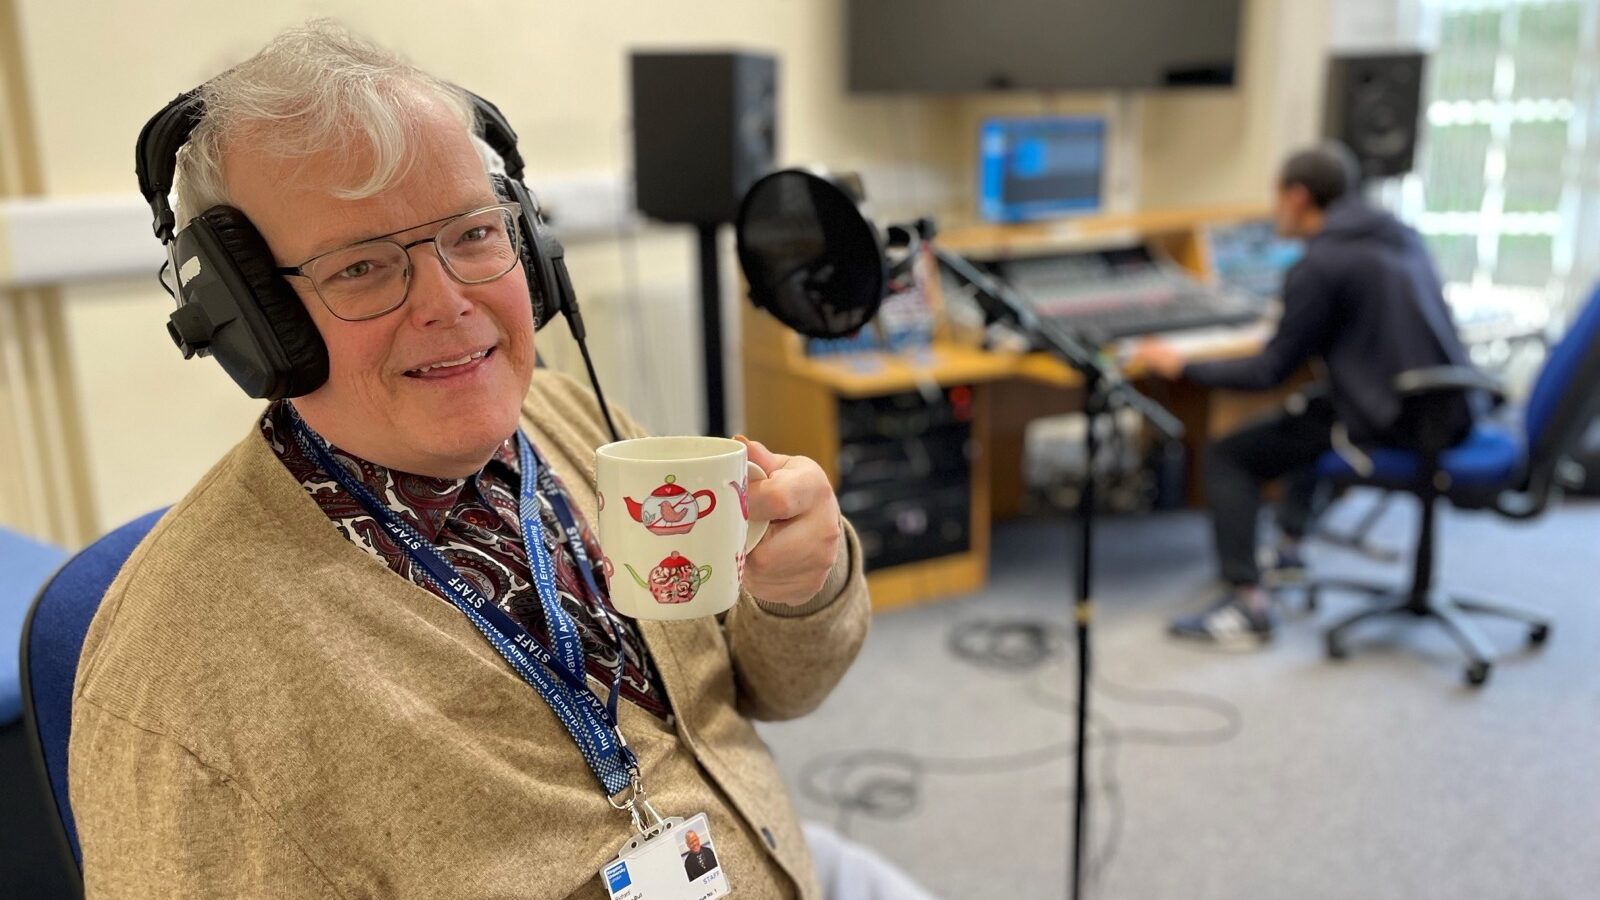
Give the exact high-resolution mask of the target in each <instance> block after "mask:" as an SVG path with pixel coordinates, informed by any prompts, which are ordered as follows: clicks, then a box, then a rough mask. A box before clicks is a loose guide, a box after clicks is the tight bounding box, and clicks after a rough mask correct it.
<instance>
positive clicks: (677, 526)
mask: <svg viewBox="0 0 1600 900" xmlns="http://www.w3.org/2000/svg"><path fill="white" fill-rule="evenodd" d="M701 497H704V498H705V499H706V507H705V509H701V508H700V498H701ZM622 499H623V502H625V503H627V504H628V515H630V516H632V517H633V520H634V521H635V522H638V523H639V524H641V525H643V526H644V527H645V528H648V529H649V530H650V533H651V534H688V533H689V530H690V529H692V528H694V523H695V522H698V521H699V520H700V519H701V517H703V516H709V515H711V511H712V510H714V509H716V508H717V495H716V494H715V493H713V492H711V491H709V490H706V491H695V492H694V493H692V494H691V493H689V491H688V490H686V489H685V488H683V487H682V486H680V485H679V484H678V479H677V478H676V477H675V476H672V475H668V476H667V480H666V482H665V483H664V484H662V485H661V486H660V487H658V488H656V489H655V490H653V491H651V492H650V496H648V497H646V498H644V500H643V501H639V500H635V499H633V498H632V497H623V498H622Z"/></svg>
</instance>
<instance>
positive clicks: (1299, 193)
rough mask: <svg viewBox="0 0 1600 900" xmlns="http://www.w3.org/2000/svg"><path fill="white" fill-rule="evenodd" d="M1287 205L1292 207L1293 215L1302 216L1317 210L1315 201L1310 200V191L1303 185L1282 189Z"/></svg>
mask: <svg viewBox="0 0 1600 900" xmlns="http://www.w3.org/2000/svg"><path fill="white" fill-rule="evenodd" d="M1283 192H1284V195H1285V197H1286V199H1288V201H1289V205H1290V206H1291V207H1293V209H1294V212H1295V215H1304V214H1305V213H1307V212H1310V211H1311V210H1313V209H1316V208H1317V204H1316V201H1314V200H1312V199H1311V191H1309V190H1307V189H1306V186H1305V185H1303V184H1291V185H1288V186H1286V187H1285V188H1284V189H1283Z"/></svg>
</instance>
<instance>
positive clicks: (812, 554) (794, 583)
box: [735, 436, 840, 606]
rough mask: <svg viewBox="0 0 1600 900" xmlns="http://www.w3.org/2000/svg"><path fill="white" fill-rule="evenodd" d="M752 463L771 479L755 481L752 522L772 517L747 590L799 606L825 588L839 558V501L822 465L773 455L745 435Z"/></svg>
mask: <svg viewBox="0 0 1600 900" xmlns="http://www.w3.org/2000/svg"><path fill="white" fill-rule="evenodd" d="M735 439H736V440H739V441H741V442H743V443H744V445H745V448H746V449H747V450H748V452H749V455H750V461H751V462H753V463H755V464H756V465H758V466H760V467H761V468H762V469H763V470H765V471H766V473H767V477H766V478H765V479H763V480H761V481H755V480H752V481H751V482H750V491H749V503H750V518H752V519H770V520H772V524H771V525H770V526H769V527H768V528H767V534H766V536H765V537H763V538H762V539H761V543H759V544H757V545H756V548H755V549H754V550H752V551H750V555H749V556H748V557H746V559H745V566H744V587H745V590H747V591H749V592H750V594H751V596H754V597H756V598H757V599H759V600H763V601H765V602H767V603H779V604H783V605H785V606H799V605H801V604H803V603H805V602H806V601H808V600H810V599H811V598H812V597H814V596H816V593H817V591H819V590H821V589H822V584H823V582H825V581H827V579H828V573H829V572H830V571H832V569H833V561H834V558H835V557H836V556H837V555H838V551H839V540H840V529H839V501H838V500H837V499H836V498H835V497H834V496H833V486H832V485H830V484H829V483H828V476H827V475H826V474H824V473H823V471H822V467H821V466H819V465H817V464H816V463H815V462H813V461H812V460H809V459H807V458H806V457H804V456H784V455H783V454H781V453H773V452H772V451H771V450H768V449H767V448H766V447H765V446H763V445H762V444H761V442H760V441H752V440H750V439H748V438H745V437H743V436H738V437H736V438H735Z"/></svg>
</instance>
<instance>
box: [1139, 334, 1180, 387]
mask: <svg viewBox="0 0 1600 900" xmlns="http://www.w3.org/2000/svg"><path fill="white" fill-rule="evenodd" d="M1184 362H1185V360H1184V358H1183V354H1182V353H1179V352H1178V351H1177V349H1176V348H1174V347H1173V346H1172V345H1171V344H1169V343H1167V342H1166V341H1163V340H1161V339H1159V338H1145V339H1144V340H1141V341H1139V342H1138V343H1137V344H1134V345H1133V352H1131V353H1129V354H1128V361H1127V363H1126V368H1129V369H1143V370H1144V371H1146V372H1149V373H1150V374H1152V375H1156V376H1158V377H1161V378H1166V379H1168V380H1173V379H1176V378H1178V377H1179V376H1181V375H1182V374H1183V365H1184Z"/></svg>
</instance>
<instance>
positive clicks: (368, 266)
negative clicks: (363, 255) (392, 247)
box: [333, 259, 378, 281]
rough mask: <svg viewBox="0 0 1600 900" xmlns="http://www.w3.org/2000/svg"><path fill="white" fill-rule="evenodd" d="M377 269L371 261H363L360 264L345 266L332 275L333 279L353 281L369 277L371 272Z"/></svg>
mask: <svg viewBox="0 0 1600 900" xmlns="http://www.w3.org/2000/svg"><path fill="white" fill-rule="evenodd" d="M377 267H378V266H377V264H376V263H374V262H373V261H372V260H370V259H363V260H361V261H360V262H353V263H351V264H350V265H348V266H345V267H344V268H342V269H340V270H339V271H337V272H335V273H333V277H334V278H336V279H339V280H342V281H355V280H357V279H360V278H366V277H367V276H368V275H371V274H372V272H373V270H375V269H376V268H377Z"/></svg>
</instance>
